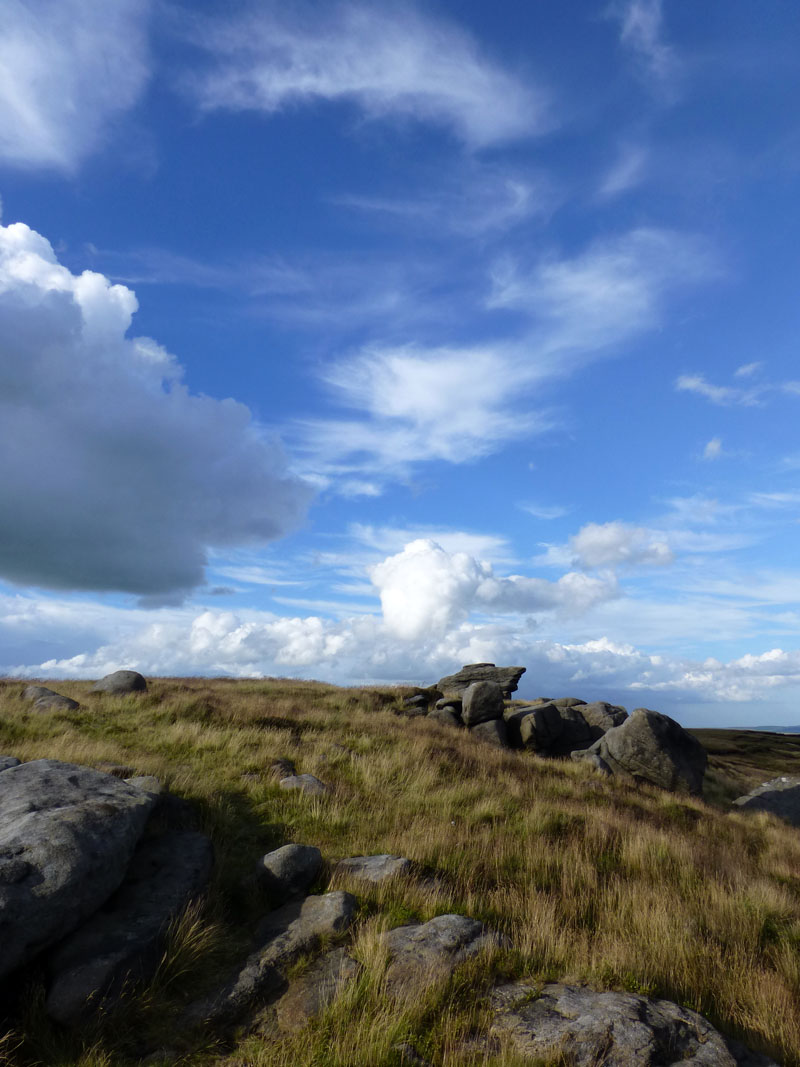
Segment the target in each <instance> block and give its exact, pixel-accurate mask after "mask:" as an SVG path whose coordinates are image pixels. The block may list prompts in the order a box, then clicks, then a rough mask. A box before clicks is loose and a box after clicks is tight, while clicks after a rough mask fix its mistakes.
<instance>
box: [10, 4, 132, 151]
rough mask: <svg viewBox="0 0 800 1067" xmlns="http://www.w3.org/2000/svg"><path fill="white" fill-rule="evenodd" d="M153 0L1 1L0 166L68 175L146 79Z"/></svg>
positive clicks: (127, 108)
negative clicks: (52, 170) (66, 172)
mask: <svg viewBox="0 0 800 1067" xmlns="http://www.w3.org/2000/svg"><path fill="white" fill-rule="evenodd" d="M150 8H151V3H150V0H106V2H104V3H102V4H99V3H97V2H96V0H4V4H3V16H2V21H3V28H2V34H0V160H3V161H4V162H5V163H6V164H8V165H12V166H19V167H30V168H32V167H46V168H55V169H58V170H65V171H72V170H74V169H75V168H76V167H77V165H78V164H79V163H80V162H81V160H82V159H83V158H84V157H85V156H87V155H88V154H89V153H90V152H92V151H93V150H95V149H96V148H97V147H98V146H99V145H100V144H101V143H102V141H103V139H104V138H106V137H107V136H108V135H109V133H110V131H111V129H112V127H113V124H114V123H115V122H116V121H118V120H119V117H120V116H121V115H122V114H123V113H124V112H126V111H128V110H129V109H130V108H132V107H133V106H134V104H135V103H136V102H137V100H138V99H139V97H140V96H141V94H142V92H143V90H144V88H145V85H146V83H147V80H148V77H149V65H148V49H147V39H146V28H147V22H148V18H149V14H150Z"/></svg>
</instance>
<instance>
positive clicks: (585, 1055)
mask: <svg viewBox="0 0 800 1067" xmlns="http://www.w3.org/2000/svg"><path fill="white" fill-rule="evenodd" d="M491 1002H492V1006H493V1007H494V1009H495V1016H494V1020H493V1023H492V1033H493V1034H494V1035H495V1036H497V1037H501V1038H503V1039H505V1041H506V1042H507V1043H508V1044H510V1045H511V1047H512V1048H513V1049H514V1051H516V1052H517V1053H518V1054H519V1055H520V1056H521V1057H525V1058H530V1059H531V1061H534V1060H535V1061H536V1062H537V1063H538V1062H539V1061H543V1060H547V1061H548V1062H549V1061H550V1059H551V1058H553V1059H554V1058H555V1057H563V1059H564V1062H567V1063H570V1064H572V1065H574V1067H596V1065H597V1064H600V1063H602V1064H605V1065H607V1067H656V1065H659V1067H665V1065H671V1067H737V1064H741V1065H742V1067H744V1064H745V1063H748V1064H750V1065H752V1067H755V1065H756V1064H761V1065H762V1067H770V1065H771V1067H777V1065H776V1064H774V1063H773V1062H772V1061H771V1060H768V1059H766V1058H765V1057H762V1056H753V1055H752V1054H750V1053H747V1052H746V1050H741V1052H740V1054H739V1056H735V1055H734V1052H733V1051H732V1050H731V1048H730V1047H729V1046H728V1044H727V1043H726V1041H725V1039H724V1038H723V1037H722V1035H721V1034H719V1033H718V1032H717V1031H716V1030H715V1029H714V1027H713V1026H712V1025H711V1023H709V1022H708V1021H707V1020H706V1019H704V1018H703V1016H702V1015H698V1014H697V1012H694V1011H690V1010H689V1009H688V1008H681V1007H679V1006H678V1005H677V1004H673V1003H672V1002H670V1001H667V1000H649V999H648V998H647V997H643V996H639V995H637V994H633V993H596V992H594V991H593V990H591V989H585V988H582V987H577V986H569V985H561V984H559V983H554V984H552V985H546V986H545V987H544V988H543V989H542V990H541V991H540V992H539V991H538V990H537V987H536V986H532V985H529V984H527V983H524V982H514V983H511V984H509V985H504V986H500V987H498V988H497V989H496V990H495V991H494V993H493V994H492V998H491ZM559 1062H560V1060H559Z"/></svg>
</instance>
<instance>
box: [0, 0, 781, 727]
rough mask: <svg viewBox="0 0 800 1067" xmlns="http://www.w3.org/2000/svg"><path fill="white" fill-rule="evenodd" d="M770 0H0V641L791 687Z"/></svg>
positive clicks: (67, 655)
mask: <svg viewBox="0 0 800 1067" xmlns="http://www.w3.org/2000/svg"><path fill="white" fill-rule="evenodd" d="M798 45H800V10H798V8H797V6H796V4H794V3H790V2H782V0H771V2H770V3H769V4H767V5H761V6H760V7H756V6H754V5H753V4H752V2H751V0H726V2H725V3H722V2H709V3H705V4H686V3H678V2H677V0H673V2H671V0H663V3H662V2H658V0H620V2H612V3H611V4H604V3H589V2H579V0H571V2H568V3H556V2H555V0H552V2H547V0H540V2H536V3H530V2H525V3H523V2H515V0H500V2H499V3H496V4H492V5H486V4H481V3H467V2H464V3H454V2H452V0H451V2H445V0H440V2H436V3H433V2H420V3H416V4H406V3H398V4H392V5H386V4H380V3H370V2H359V3H357V2H342V3H334V2H332V3H325V4H322V3H308V4H305V3H293V4H290V5H287V4H278V3H271V2H269V0H265V2H261V3H253V4H245V3H228V2H226V3H222V2H221V0H204V2H202V3H197V2H194V3H191V4H189V3H184V4H181V3H159V2H155V0H154V2H149V0H113V2H111V0H109V2H108V3H106V4H103V5H97V4H95V3H93V2H91V0H58V2H55V0H6V8H5V10H4V21H3V27H2V29H0V197H2V216H1V219H0V221H1V222H2V229H0V459H1V460H2V462H0V499H2V501H3V505H2V508H0V672H3V673H5V674H10V675H14V676H25V677H34V676H35V677H42V678H46V677H53V678H59V677H96V676H100V675H102V674H104V673H107V672H108V671H110V670H112V669H116V668H118V667H134V668H138V669H139V670H142V671H144V672H145V673H148V674H204V673H208V674H231V675H239V676H248V675H254V674H262V675H289V676H299V677H312V678H321V679H325V680H330V681H336V682H342V683H362V682H395V681H417V682H426V683H427V682H431V681H434V680H435V679H436V678H438V677H439V676H440V675H442V674H444V673H449V672H450V671H451V670H453V669H455V668H457V667H459V666H460V665H461V664H462V663H467V662H473V661H477V660H491V661H494V662H497V663H519V664H522V665H526V666H527V667H528V673H527V674H526V675H525V677H524V678H523V682H522V685H521V695H525V696H536V695H542V694H544V695H550V696H555V695H576V696H582V697H584V698H585V699H610V700H613V701H614V702H618V703H622V704H624V705H626V706H627V707H629V708H632V707H636V706H640V705H644V706H648V707H653V708H657V709H659V710H662V711H665V712H667V713H668V714H671V715H674V716H675V717H676V718H678V719H679V720H680V721H681V722H684V723H685V724H689V725H714V724H717V725H733V724H737V723H742V724H756V723H775V724H780V723H785V724H796V723H798V722H800V713H798V711H797V710H796V709H797V701H798V695H799V694H800V632H799V631H800V609H799V604H800V564H798V559H797V552H796V545H797V541H798V529H799V528H798V522H799V521H800V440H799V439H798V433H797V425H798V416H799V415H800V360H798V346H797V338H798V333H799V332H800V329H799V328H800V300H799V299H798V276H799V272H798V260H799V258H800V254H799V253H798V249H799V248H800V241H798V237H800V234H799V233H798V229H800V227H799V226H798V221H797V220H798V214H797V210H796V205H797V187H798V175H799V174H800V117H798V109H797V102H798V100H800V65H798V63H797V54H798Z"/></svg>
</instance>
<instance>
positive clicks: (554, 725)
mask: <svg viewBox="0 0 800 1067" xmlns="http://www.w3.org/2000/svg"><path fill="white" fill-rule="evenodd" d="M627 714H628V713H627V712H626V711H625V709H624V708H620V707H617V706H615V705H613V704H606V703H605V702H604V701H602V700H598V701H596V702H595V703H593V704H585V703H583V702H579V701H578V700H577V699H576V698H575V697H565V698H564V699H563V700H551V701H544V702H542V701H534V702H533V703H531V704H525V705H523V706H521V707H520V706H519V705H515V706H513V707H512V708H511V709H509V711H508V712H507V713H506V723H507V726H508V729H509V735H510V737H511V739H512V743H516V744H517V745H520V746H522V747H523V748H530V749H532V750H533V751H534V752H540V753H542V754H544V755H548V756H566V755H569V753H571V752H573V751H575V750H576V749H583V748H589V746H590V745H592V744H593V743H594V742H595V741H596V740H597V739H598V738H600V737H602V735H603V734H604V733H605V732H606V730H609V729H611V727H613V726H618V725H619V724H620V723H622V722H624V721H625V719H626V718H627Z"/></svg>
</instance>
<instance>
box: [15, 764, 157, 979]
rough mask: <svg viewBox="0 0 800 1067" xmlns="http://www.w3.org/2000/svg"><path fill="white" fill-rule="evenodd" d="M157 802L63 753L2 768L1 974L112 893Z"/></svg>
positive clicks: (68, 928)
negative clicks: (63, 757)
mask: <svg viewBox="0 0 800 1067" xmlns="http://www.w3.org/2000/svg"><path fill="white" fill-rule="evenodd" d="M152 807H153V798H152V797H151V796H149V795H148V794H147V793H143V792H141V791H140V790H138V789H134V788H132V787H131V786H129V785H126V784H125V783H124V782H121V781H120V780H119V779H118V778H113V777H112V776H111V775H108V774H103V773H102V772H100V771H95V770H92V769H91V768H89V767H78V766H76V765H74V764H71V763H61V762H59V761H58V760H33V761H32V762H30V763H21V764H19V765H18V766H16V767H11V768H10V769H8V770H6V771H3V773H2V774H0V944H2V946H3V951H2V955H0V977H3V976H4V975H6V974H9V973H10V972H11V971H13V970H14V969H15V968H16V967H18V966H20V965H21V964H23V963H26V962H27V961H28V960H29V959H32V958H33V957H34V956H35V955H37V954H38V953H39V952H41V950H42V949H44V948H47V947H49V946H50V945H52V944H53V943H54V942H56V941H58V940H60V939H61V938H63V937H66V935H67V934H69V933H71V932H72V931H73V930H74V929H75V928H76V927H77V926H78V925H79V924H80V923H81V922H83V920H84V919H86V918H87V917H88V916H89V915H91V914H92V913H93V912H95V911H96V910H97V909H98V908H99V907H100V906H101V905H102V904H103V903H104V902H105V901H106V900H107V899H108V897H109V896H110V895H111V893H113V891H114V890H115V889H116V888H117V887H118V886H119V884H120V882H121V881H122V879H123V878H124V876H125V872H126V870H127V867H128V863H129V862H130V859H131V856H132V855H133V850H134V848H135V847H136V843H137V841H138V840H139V837H140V836H141V834H142V830H143V829H144V825H145V822H146V821H147V817H148V815H149V814H150V811H151V809H152Z"/></svg>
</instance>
